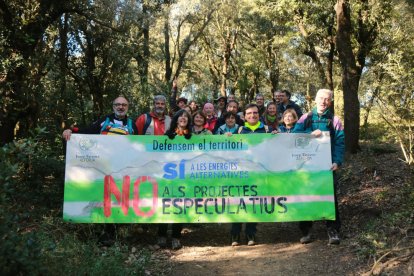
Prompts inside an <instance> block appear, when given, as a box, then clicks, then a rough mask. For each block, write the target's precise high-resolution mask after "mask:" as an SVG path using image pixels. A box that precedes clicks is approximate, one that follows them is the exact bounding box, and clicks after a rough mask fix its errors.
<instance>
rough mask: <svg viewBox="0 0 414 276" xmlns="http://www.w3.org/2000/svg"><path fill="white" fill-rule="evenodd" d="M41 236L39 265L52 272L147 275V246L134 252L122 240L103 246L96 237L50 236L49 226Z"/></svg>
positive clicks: (39, 236)
mask: <svg viewBox="0 0 414 276" xmlns="http://www.w3.org/2000/svg"><path fill="white" fill-rule="evenodd" d="M61 230H63V231H65V232H67V229H61ZM38 238H39V243H40V244H41V247H42V252H41V255H42V260H41V263H40V266H41V267H43V269H45V270H46V271H47V273H50V274H62V273H63V274H65V275H144V270H143V268H144V267H145V266H146V265H147V263H148V262H149V256H150V255H149V252H148V251H146V250H145V249H141V250H138V251H135V252H132V251H130V249H129V248H128V247H127V246H123V245H120V244H115V245H113V246H111V247H108V248H106V249H102V248H100V247H98V246H97V243H96V240H93V239H92V240H88V241H80V240H79V239H78V238H77V237H76V236H75V235H70V234H69V235H68V234H66V235H64V236H63V237H62V238H59V239H57V237H52V238H51V237H50V229H45V231H44V232H43V231H42V232H41V233H40V234H39V235H38Z"/></svg>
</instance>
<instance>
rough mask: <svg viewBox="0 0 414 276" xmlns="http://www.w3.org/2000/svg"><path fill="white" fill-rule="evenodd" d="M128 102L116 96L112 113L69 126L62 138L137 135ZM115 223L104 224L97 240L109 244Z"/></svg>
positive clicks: (115, 226) (114, 233) (114, 231)
mask: <svg viewBox="0 0 414 276" xmlns="http://www.w3.org/2000/svg"><path fill="white" fill-rule="evenodd" d="M128 107H129V102H128V100H127V99H126V98H125V97H124V96H119V97H117V98H116V99H115V100H114V101H113V102H112V108H113V111H114V112H113V113H111V114H108V115H106V116H104V117H102V118H100V119H99V120H97V121H95V122H94V123H92V124H91V125H90V126H88V127H85V128H77V127H74V128H71V129H66V130H64V131H63V134H62V136H63V139H65V141H69V140H70V137H71V135H72V133H80V134H101V135H137V134H138V131H137V128H136V126H135V124H134V122H133V121H132V120H131V119H130V118H128V116H127V112H128ZM116 228H117V225H116V224H105V225H104V228H103V232H102V233H100V236H99V238H98V242H99V243H100V244H102V245H104V246H110V245H112V244H113V243H114V241H115V239H116Z"/></svg>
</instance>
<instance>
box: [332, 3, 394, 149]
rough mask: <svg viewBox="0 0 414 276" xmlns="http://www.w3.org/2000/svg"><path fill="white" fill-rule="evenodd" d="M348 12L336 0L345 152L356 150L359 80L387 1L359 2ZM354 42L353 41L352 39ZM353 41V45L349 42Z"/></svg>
mask: <svg viewBox="0 0 414 276" xmlns="http://www.w3.org/2000/svg"><path fill="white" fill-rule="evenodd" d="M354 8H355V10H356V16H355V22H356V26H354V25H353V24H352V23H353V19H354V18H353V16H352V9H351V5H350V3H349V1H348V0H338V1H337V3H336V5H335V11H336V20H337V34H336V48H337V50H338V55H339V60H340V63H341V67H342V90H343V93H344V123H345V133H346V135H345V147H346V151H347V152H349V153H356V152H357V151H358V150H359V125H360V102H359V99H358V89H359V81H360V79H361V74H362V72H363V69H364V67H365V65H366V59H367V57H368V56H369V54H370V51H371V50H372V49H373V48H374V47H375V46H376V45H375V41H376V39H377V36H378V27H379V25H380V22H381V21H385V20H386V18H387V15H388V14H389V11H390V2H389V1H374V3H370V2H369V1H366V0H361V1H359V2H358V4H356V5H355V6H354ZM353 39H355V40H353ZM353 41H356V43H353Z"/></svg>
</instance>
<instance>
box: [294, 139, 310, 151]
mask: <svg viewBox="0 0 414 276" xmlns="http://www.w3.org/2000/svg"><path fill="white" fill-rule="evenodd" d="M295 147H296V148H300V149H309V148H310V147H311V145H310V138H309V137H298V138H296V140H295Z"/></svg>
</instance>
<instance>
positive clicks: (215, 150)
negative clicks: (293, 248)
mask: <svg viewBox="0 0 414 276" xmlns="http://www.w3.org/2000/svg"><path fill="white" fill-rule="evenodd" d="M331 164H332V162H331V147H330V139H329V132H326V133H324V135H323V136H322V137H321V138H313V137H311V136H310V135H309V134H285V133H283V134H275V135H274V134H253V135H252V134H250V135H233V136H231V137H228V136H226V135H204V136H195V135H193V136H192V138H191V139H188V140H187V139H185V138H184V137H176V138H175V139H173V140H170V139H169V138H168V137H167V136H132V135H131V136H120V135H119V136H118V135H115V136H106V135H76V134H75V135H72V136H71V139H70V141H68V143H67V154H66V175H65V196H64V208H63V217H64V220H66V221H70V222H77V223H91V222H92V223H167V222H168V223H170V222H185V223H206V222H286V221H302V220H326V219H327V220H333V219H335V208H334V196H333V193H334V191H333V177H332V172H331V171H330V167H331Z"/></svg>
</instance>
